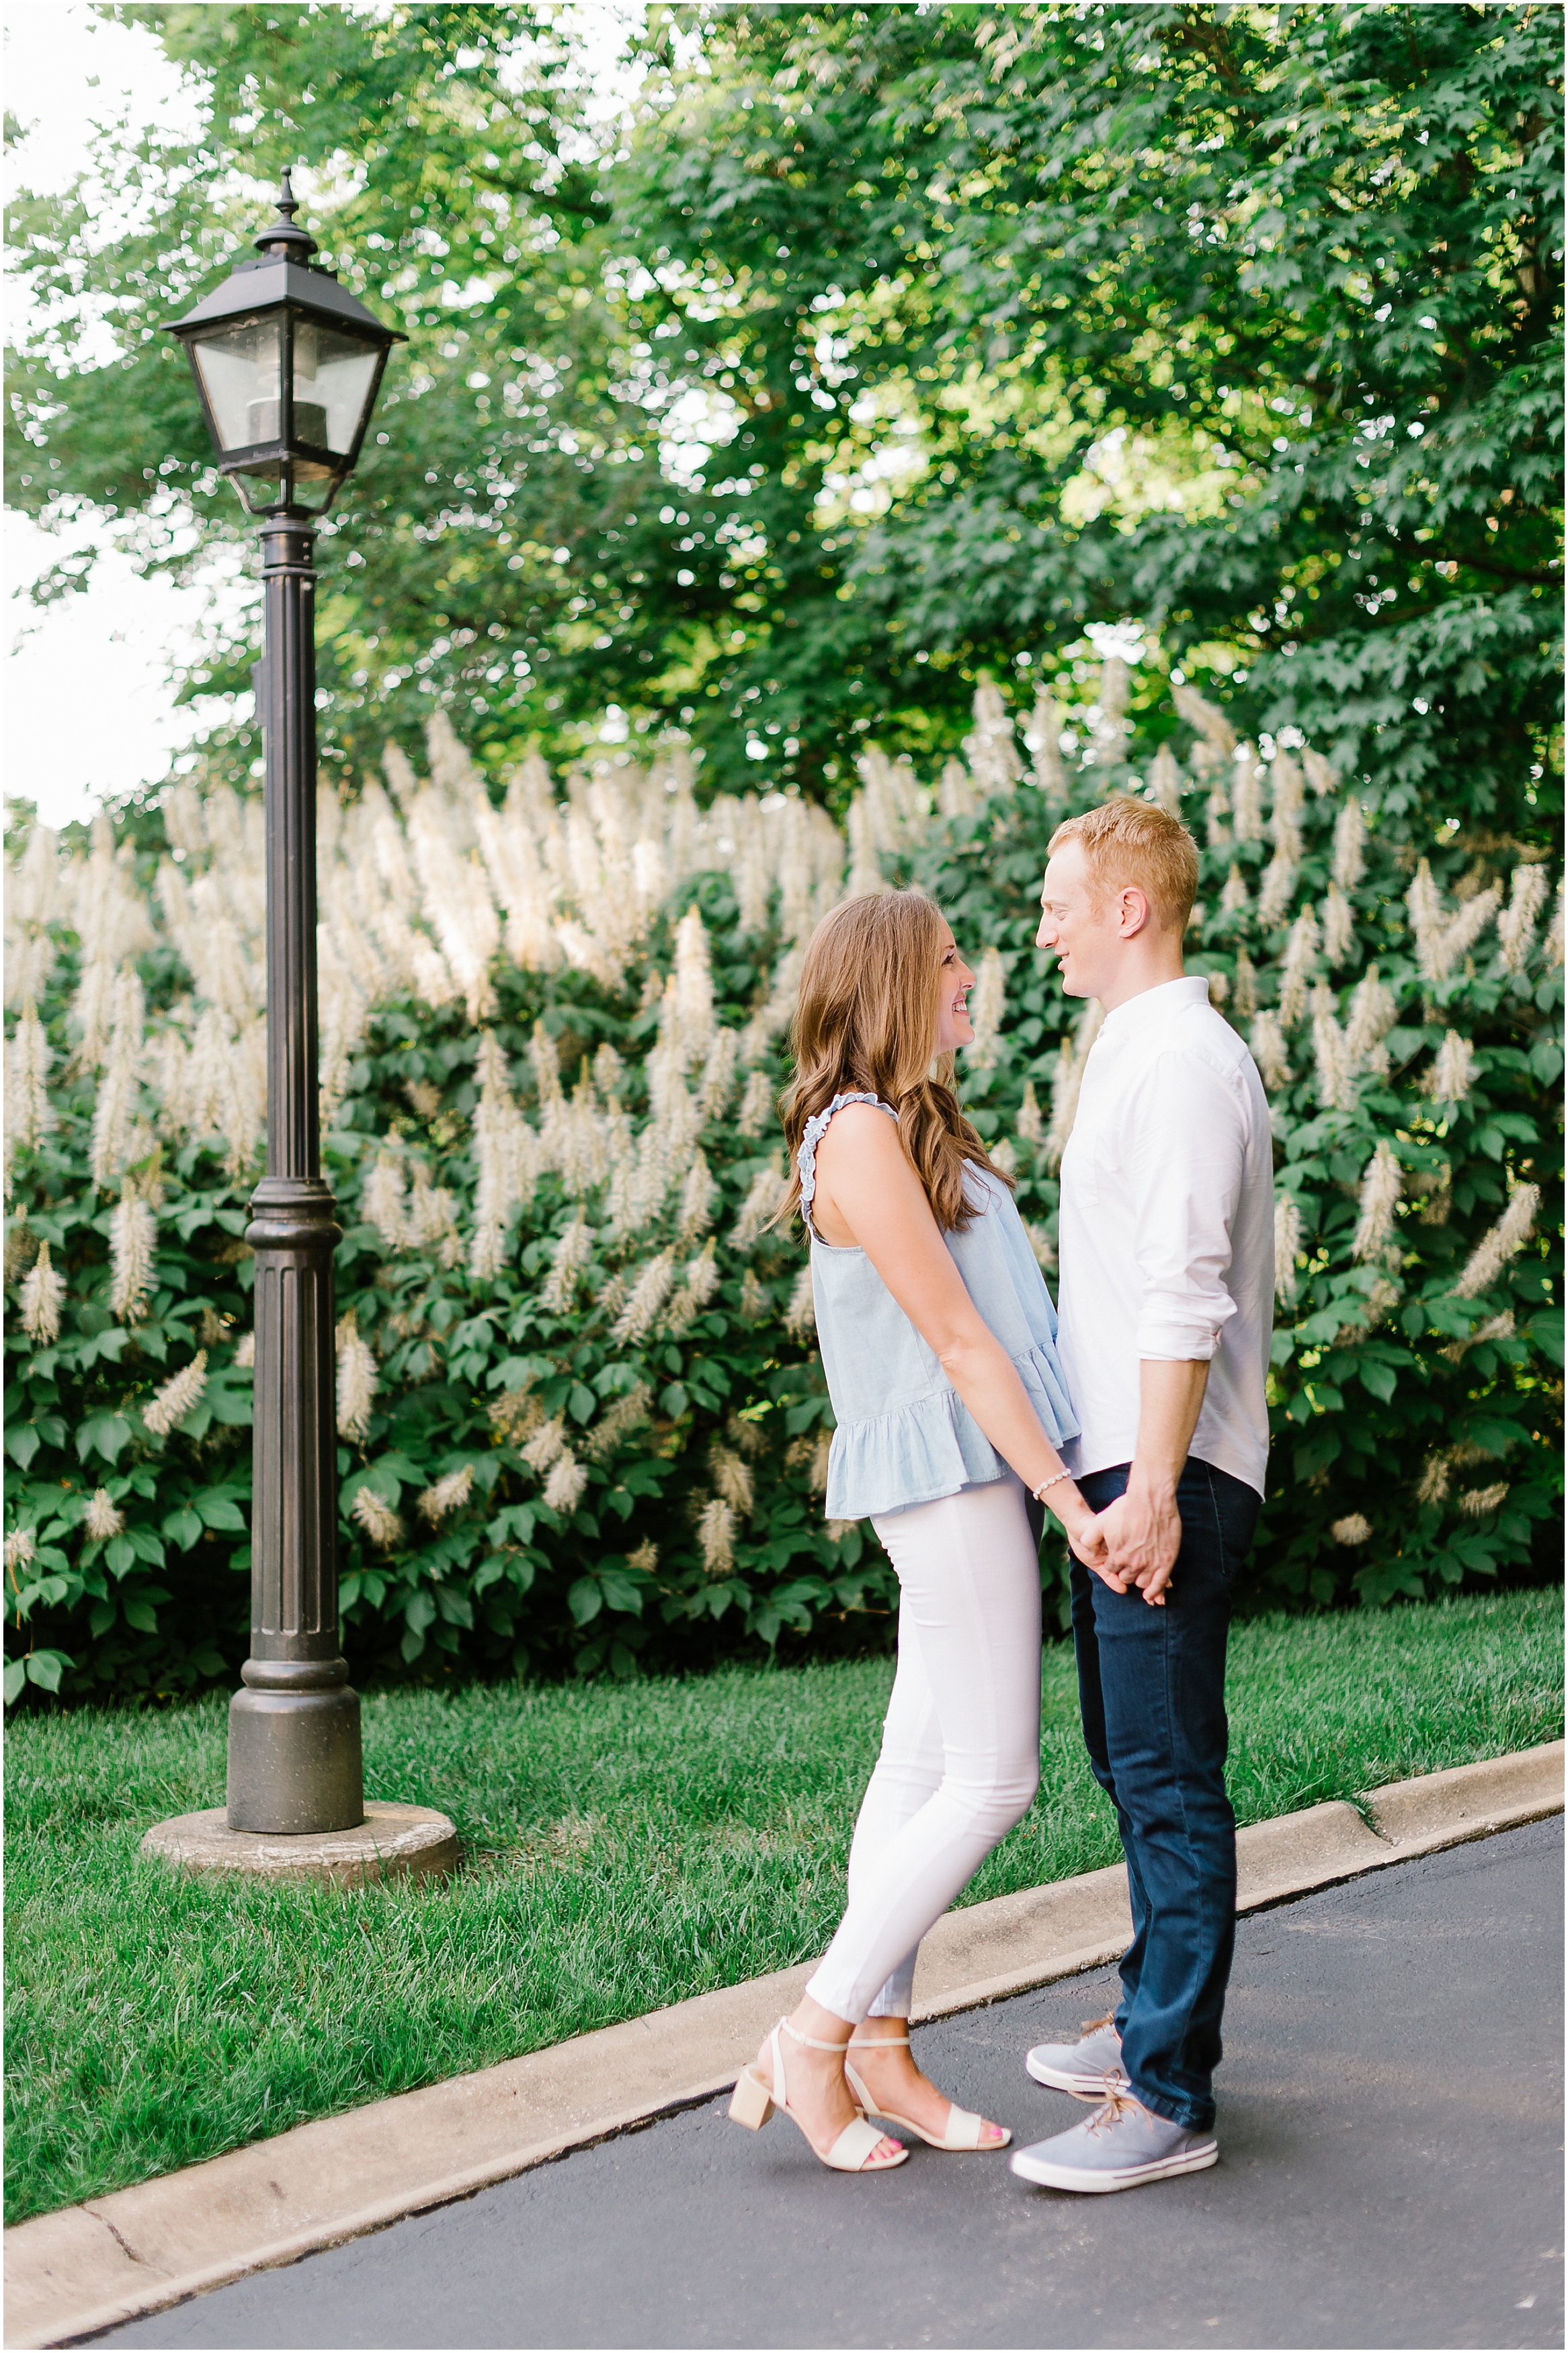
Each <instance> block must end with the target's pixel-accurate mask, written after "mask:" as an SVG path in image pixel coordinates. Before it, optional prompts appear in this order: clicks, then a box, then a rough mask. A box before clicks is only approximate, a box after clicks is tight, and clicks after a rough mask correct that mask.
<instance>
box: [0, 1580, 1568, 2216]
mask: <svg viewBox="0 0 1568 2353" xmlns="http://www.w3.org/2000/svg"><path fill="white" fill-rule="evenodd" d="M890 1675H891V1668H890V1665H889V1663H887V1662H881V1661H868V1662H858V1663H855V1664H850V1665H837V1666H822V1667H803V1668H795V1669H790V1670H773V1671H767V1670H745V1671H742V1670H737V1671H732V1672H726V1673H721V1674H714V1675H710V1676H708V1677H705V1678H700V1679H693V1680H691V1681H689V1682H668V1683H663V1682H652V1681H648V1682H643V1683H631V1684H625V1685H618V1686H609V1685H605V1684H602V1683H595V1684H591V1685H587V1684H578V1685H575V1686H568V1687H567V1688H565V1689H554V1688H552V1689H526V1690H524V1689H511V1688H509V1689H504V1690H493V1689H492V1690H473V1691H467V1692H459V1693H457V1694H423V1693H396V1694H383V1695H380V1696H377V1697H374V1698H372V1699H369V1700H367V1702H366V1704H365V1711H364V1735H365V1786H366V1788H367V1789H368V1790H369V1791H370V1792H371V1794H372V1795H373V1796H374V1797H378V1798H383V1799H403V1800H405V1801H409V1802H413V1803H416V1804H424V1805H437V1806H440V1807H441V1808H442V1809H443V1810H445V1811H447V1813H449V1814H451V1815H452V1816H453V1817H454V1819H455V1820H456V1821H457V1824H458V1830H459V1831H460V1832H461V1834H462V1838H463V1841H464V1848H465V1852H466V1856H467V1862H466V1867H465V1868H464V1870H463V1871H462V1872H461V1873H459V1874H458V1876H457V1877H456V1878H455V1879H453V1880H452V1881H450V1882H449V1883H447V1884H445V1885H436V1886H430V1885H419V1884H415V1885H404V1886H396V1885H394V1886H390V1887H384V1888H379V1887H373V1888H368V1889H365V1890H363V1891H360V1892H358V1893H353V1894H345V1893H341V1892H332V1891H330V1890H327V1889H317V1888H311V1887H264V1886H258V1885H255V1884H247V1883H238V1884H237V1883H232V1882H225V1881H216V1880H202V1879H195V1878H179V1877H175V1876H174V1875H173V1874H171V1873H169V1872H168V1871H167V1870H165V1869H164V1868H163V1866H162V1865H160V1864H156V1863H149V1862H143V1861H142V1859H141V1857H140V1856H139V1855H138V1853H137V1841H139V1839H140V1838H141V1836H142V1831H144V1830H145V1829H146V1828H147V1827H148V1825H149V1824H150V1823H152V1822H154V1821H157V1820H162V1819H163V1818H164V1817H165V1816H167V1815H170V1814H179V1813H186V1812H189V1811H192V1810H195V1809H196V1808H198V1807H202V1806H211V1805H214V1804H216V1803H217V1802H218V1801H219V1800H220V1799H221V1797H222V1793H223V1784H224V1733H225V1707H224V1704H223V1703H222V1702H221V1701H218V1700H213V1701H210V1702H206V1703H204V1704H200V1705H196V1706H192V1707H188V1708H180V1709H177V1710H174V1711H173V1712H171V1713H168V1714H164V1715H133V1714H75V1713H72V1714H66V1713H61V1714H58V1715H54V1716H50V1717H27V1718H24V1719H22V1720H21V1721H20V1722H18V1723H17V1724H16V1725H15V1726H14V1728H13V1729H12V1730H11V1732H10V1735H9V1738H8V1741H7V1747H6V1765H7V1772H6V1777H5V1778H6V1808H7V1815H6V1819H7V1826H8V1851H7V1860H8V1864H9V1873H8V1877H9V1886H8V1895H9V1905H8V1909H7V1916H6V1926H7V1930H8V1934H7V1938H6V1967H7V1979H8V2019H7V2032H6V2046H5V2056H6V2063H7V2099H8V2110H7V2127H6V2155H7V2160H8V2162H7V2176H6V2215H7V2220H9V2221H16V2220H19V2219H20V2218H21V2217H22V2216H24V2215H27V2214H34V2213H38V2212H40V2211H46V2210H47V2209H48V2208H50V2207H54V2206H60V2205H65V2204H68V2203H70V2202H72V2201H73V2200H79V2199H83V2198H89V2197H94V2196H100V2195H101V2194H102V2193H103V2192H104V2191H106V2190H110V2189H120V2188H122V2187H123V2186H124V2185H125V2184H127V2183H129V2182H133V2181H139V2180H143V2179H146V2178H147V2177H148V2176H150V2175H152V2174H156V2173H163V2172H166V2171H169V2170H170V2169H172V2168H174V2167H177V2166H182V2165H189V2164H191V2163H193V2162H194V2161H195V2159H197V2158H207V2157H216V2156H217V2155H218V2154H219V2153H220V2152H221V2151H222V2150H224V2149H228V2148H234V2147H237V2146H239V2145H240V2144H242V2143H244V2142H247V2141H252V2140H257V2139H260V2138H263V2137H266V2136H267V2135H268V2134H270V2133H276V2132H281V2131H283V2130H285V2129H286V2128H287V2127H288V2126H290V2125H295V2124H300V2123H303V2122H304V2121H305V2120H306V2119H307V2118H310V2117H312V2116H327V2115H330V2114H331V2113H333V2112H334V2111H336V2110H340V2109H343V2108H348V2107H353V2106H354V2105H357V2104H358V2103H360V2102H362V2101H365V2100H374V2099H379V2098H381V2097H383V2096H384V2095H385V2094H388V2093H393V2092H405V2091H409V2090H412V2089H413V2088H414V2087H415V2086H416V2085H418V2084H429V2083H433V2082H436V2081H437V2080H439V2079H440V2078H441V2077H443V2076H447V2075H454V2074H459V2073H465V2072H467V2071H468V2069H470V2068H475V2067H482V2066H485V2065H488V2064H489V2063H491V2062H492V2061H495V2060H498V2059H503V2058H509V2057H511V2056H513V2055H514V2054H516V2053H518V2052H525V2051H534V2050H538V2049H540V2048H542V2046H543V2045H545V2044H547V2043H551V2042H560V2041H561V2040H562V2039H563V2037H565V2036H567V2035H571V2034H580V2033H582V2032H584V2031H585V2030H586V2029H588V2028H590V2027H595V2026H605V2025H608V2024H610V2023H612V2022H613V2021H616V2020H617V2019H623V2018H627V2017H633V2016H636V2015H637V2014H638V2013H640V2012H642V2011H644V2010H655V2009H657V2008H658V2007H659V2006H660V2005H661V2004H663V2003H666V2002H672V2001H679V2000H682V1999H683V1998H684V1997H685V1996H687V1995H689V1994H695V1993H701V1992H703V1991H705V1990H707V1989H709V1988H710V1987H714V1986H722V1985H731V1984H733V1983H735V1982H737V1981H738V1980H740V1979H742V1978H748V1977H753V1976H756V1975H758V1974H759V1973H761V1972H762V1971H763V1970H766V1969H773V1968H782V1967H784V1966H785V1965H786V1964H788V1963H790V1962H792V1961H798V1960H803V1959H805V1958H807V1957H810V1956H812V1955H814V1954H816V1953H817V1952H819V1951H820V1950H821V1949H822V1947H823V1946H824V1945H825V1944H826V1941H827V1939H828V1937H829V1936H830V1935H831V1933H832V1930H833V1927H834V1925H835V1922H836V1920H837V1915H838V1911H839V1907H840V1905H841V1902H842V1897H843V1876H844V1865H845V1858H846V1854H847V1849H848V1843H849V1833H850V1828H851V1824H852V1821H853V1818H854V1813H855V1808H856V1805H857V1803H858V1799H859V1796H860V1792H861V1789H862V1788H863V1786H864V1784H865V1780H866V1777H867V1775H868V1772H869V1771H870V1768H871V1765H872V1762H873V1760H874V1757H875V1755H876V1748H877V1739H878V1733H879V1725H880V1722H881V1715H882V1710H883V1707H884V1704H885V1702H886V1698H887V1692H888V1686H889V1680H890ZM1230 1704H1231V1711H1232V1756H1231V1777H1230V1780H1231V1793H1232V1796H1233V1798H1234V1799H1235V1802H1236V1807H1237V1813H1238V1815H1239V1816H1240V1818H1241V1820H1243V1821H1256V1820H1261V1819H1263V1818H1264V1817H1266V1816H1268V1815H1270V1814H1278V1813H1284V1812H1287V1811H1289V1810H1291V1809H1293V1808H1296V1807H1300V1806H1309V1805H1314V1804H1316V1803H1317V1802H1318V1801H1319V1800H1320V1799H1324V1798H1349V1799H1354V1798H1355V1797H1356V1796H1357V1795H1358V1793H1360V1792H1362V1791H1363V1790H1367V1789H1373V1788H1378V1787H1379V1786H1380V1785H1381V1784H1383V1783H1384V1782H1388V1781H1395V1780H1401V1779H1403V1778H1405V1777H1406V1776H1407V1775H1410V1774H1414V1773H1423V1772H1429V1771H1432V1770H1434V1769H1436V1767H1439V1766H1445V1765H1460V1764H1466V1763H1468V1762H1469V1761H1470V1760H1472V1759H1473V1758H1476V1757H1491V1756H1496V1755H1499V1754H1500V1753H1502V1752H1503V1751H1505V1750H1508V1749H1513V1748H1524V1747H1529V1746H1531V1745H1532V1744H1533V1743H1535V1742H1537V1741H1542V1740H1551V1739H1555V1738H1556V1737H1557V1736H1559V1734H1560V1733H1561V1730H1562V1722H1563V1597H1562V1594H1561V1592H1560V1591H1548V1592H1534V1593H1519V1594H1510V1595H1506V1596H1502V1597H1500V1598H1499V1599H1488V1600H1474V1601H1471V1600H1464V1601H1457V1602H1452V1603H1447V1604H1440V1605H1436V1606H1433V1607H1423V1608H1415V1607H1404V1608H1399V1609H1390V1610H1388V1611H1386V1612H1383V1613H1381V1614H1379V1615H1377V1616H1371V1615H1364V1616H1363V1615H1357V1616H1351V1615H1342V1616H1333V1617H1324V1618H1313V1619H1305V1620H1302V1619H1296V1620H1286V1619H1282V1618H1270V1619H1260V1620H1253V1621H1251V1622H1250V1623H1247V1624H1244V1625H1242V1626H1239V1627H1238V1628H1237V1630H1236V1632H1235V1634H1234V1636H1233V1639H1232V1649H1231V1673H1230ZM1116 1854H1117V1843H1116V1834H1115V1830H1114V1826H1113V1823H1112V1820H1111V1817H1110V1809H1109V1807H1108V1806H1107V1804H1106V1802H1105V1800H1104V1799H1103V1798H1102V1797H1101V1796H1100V1791H1099V1790H1098V1789H1097V1788H1096V1787H1095V1785H1094V1783H1093V1781H1092V1780H1091V1778H1090V1777H1089V1770H1088V1767H1087V1765H1086V1763H1085V1760H1084V1757H1083V1752H1082V1747H1081V1745H1080V1742H1079V1734H1078V1727H1077V1719H1076V1694H1075V1685H1074V1678H1073V1666H1072V1657H1071V1652H1070V1651H1069V1650H1068V1647H1067V1646H1065V1645H1061V1644H1057V1645H1053V1646H1052V1647H1051V1648H1050V1649H1049V1650H1048V1651H1047V1654H1046V1660H1045V1775H1044V1780H1043V1784H1042V1788H1041V1792H1040V1796H1039V1799H1038V1800H1037V1803H1036V1805H1035V1807H1034V1809H1033V1810H1032V1811H1031V1812H1030V1814H1029V1815H1028V1817H1027V1818H1026V1820H1025V1821H1023V1822H1022V1823H1021V1824H1020V1825H1019V1827H1018V1828H1017V1830H1016V1831H1014V1832H1013V1834H1012V1836H1011V1837H1010V1838H1008V1839H1007V1840H1006V1841H1005V1843H1004V1844H1003V1845H1002V1846H1001V1847H999V1848H998V1849H997V1851H996V1852H995V1853H994V1855H993V1856H992V1857H991V1859H990V1861H989V1862H987V1863H986V1864H985V1866H984V1870H983V1871H982V1872H981V1873H980V1874H979V1876H978V1877H977V1878H976V1879H975V1880H974V1882H973V1884H972V1886H971V1888H970V1890H969V1899H970V1900H976V1899H978V1898H980V1897H983V1896H987V1895H999V1894H1005V1893H1007V1892H1009V1891H1010V1890H1013V1889H1016V1888H1021V1887H1028V1886H1033V1885H1036V1884H1037V1883H1040V1882H1042V1881H1045V1880H1053V1879H1060V1878H1064V1877H1066V1876H1068V1875H1069V1874H1070V1873H1074V1872H1079V1871H1084V1870H1089V1869H1091V1868H1093V1867H1094V1866H1095V1865H1097V1864H1100V1863H1105V1862H1111V1861H1113V1860H1114V1859H1115V1857H1116Z"/></svg>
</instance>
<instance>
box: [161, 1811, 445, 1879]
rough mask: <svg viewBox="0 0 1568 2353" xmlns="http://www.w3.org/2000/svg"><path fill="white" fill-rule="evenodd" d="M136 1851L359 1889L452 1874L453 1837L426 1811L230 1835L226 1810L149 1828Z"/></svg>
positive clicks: (178, 1863) (193, 1864)
mask: <svg viewBox="0 0 1568 2353" xmlns="http://www.w3.org/2000/svg"><path fill="white" fill-rule="evenodd" d="M142 1853H143V1854H145V1855H149V1856H153V1857H155V1858H156V1859H157V1861H159V1862H166V1863H168V1864H169V1865H170V1866H171V1867H172V1868H173V1869H174V1870H176V1871H222V1872H243V1873H246V1875H247V1877H249V1878H253V1879H278V1880H299V1879H311V1880H318V1881H321V1882H324V1883H326V1884H327V1885H328V1886H331V1887H363V1886H364V1885H365V1884H366V1883H368V1882H369V1881H371V1880H374V1879H396V1878H402V1877H405V1876H412V1877H416V1878H421V1879H444V1878H445V1877H446V1876H447V1873H450V1872H453V1871H455V1870H456V1869H457V1867H458V1833H457V1830H456V1828H455V1827H454V1825H453V1824H452V1823H451V1822H449V1821H448V1820H447V1817H446V1815H445V1814H438V1813H437V1812H436V1810H434V1808H433V1807H430V1806H384V1805H377V1804H371V1805H367V1806H366V1808H365V1810H364V1820H363V1822H361V1823H360V1824H359V1825H358V1827H357V1828H356V1829H354V1830H348V1831H292V1832H289V1833H288V1834H287V1835H285V1834H281V1833H275V1832H268V1831H231V1830H230V1828H229V1826H228V1814H227V1810H226V1808H225V1807H223V1806H213V1807H211V1808H210V1809H209V1810H207V1811H206V1812H205V1813H201V1814H176V1815H175V1816H174V1820H172V1821H167V1822H154V1823H153V1828H152V1829H151V1830H150V1831H148V1832H147V1835H146V1837H145V1838H144V1839H143V1840H142Z"/></svg>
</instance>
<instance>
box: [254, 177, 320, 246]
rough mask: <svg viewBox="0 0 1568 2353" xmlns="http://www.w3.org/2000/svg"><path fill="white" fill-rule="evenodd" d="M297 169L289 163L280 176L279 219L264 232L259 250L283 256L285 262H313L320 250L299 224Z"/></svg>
mask: <svg viewBox="0 0 1568 2353" xmlns="http://www.w3.org/2000/svg"><path fill="white" fill-rule="evenodd" d="M293 168H294V167H293V165H292V164H284V166H283V169H282V171H281V172H280V173H279V185H278V199H277V202H278V217H277V219H276V220H275V221H274V222H273V223H272V224H271V226H270V227H268V228H264V229H263V230H262V232H261V235H260V236H259V237H258V238H257V240H256V248H257V251H258V253H276V254H279V255H281V256H282V258H283V259H285V260H289V261H309V259H310V256H311V254H313V253H314V252H315V250H316V240H315V238H314V237H312V236H311V235H310V231H309V230H308V229H303V228H300V227H297V226H296V224H295V220H294V216H295V214H296V213H297V212H298V211H299V209H300V204H299V199H298V197H297V196H296V195H295V194H294V185H293V178H292V174H293Z"/></svg>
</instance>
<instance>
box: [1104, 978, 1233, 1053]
mask: <svg viewBox="0 0 1568 2353" xmlns="http://www.w3.org/2000/svg"><path fill="white" fill-rule="evenodd" d="M1208 1001H1209V985H1208V982H1207V980H1206V979H1205V977H1204V976H1203V974H1202V973H1186V974H1184V976H1183V977H1182V978H1181V979H1180V980H1163V981H1162V982H1161V983H1160V985H1159V987H1157V988H1144V989H1141V990H1140V991H1139V993H1138V995H1137V996H1136V997H1129V998H1128V999H1127V1001H1126V1003H1125V1004H1124V1005H1119V1006H1118V1007H1117V1008H1116V1010H1115V1012H1114V1013H1108V1014H1107V1015H1106V1017H1105V1019H1104V1020H1103V1021H1102V1022H1101V1024H1100V1037H1101V1038H1112V1039H1115V1038H1128V1037H1131V1034H1132V1032H1133V1031H1134V1030H1135V1029H1142V1028H1143V1026H1144V1025H1145V1023H1146V1022H1150V1021H1157V1020H1159V1018H1161V1016H1162V1015H1163V1014H1171V1013H1175V1012H1177V1011H1179V1010H1180V1008H1182V1007H1183V1006H1184V1005H1206V1004H1207V1003H1208Z"/></svg>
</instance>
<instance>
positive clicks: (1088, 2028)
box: [1079, 2010, 1116, 2034]
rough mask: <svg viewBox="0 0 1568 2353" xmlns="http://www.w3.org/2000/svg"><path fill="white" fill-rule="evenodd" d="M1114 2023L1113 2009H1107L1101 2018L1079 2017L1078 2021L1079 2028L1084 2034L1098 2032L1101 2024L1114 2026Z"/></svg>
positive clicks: (1114, 2013) (1114, 2014)
mask: <svg viewBox="0 0 1568 2353" xmlns="http://www.w3.org/2000/svg"><path fill="white" fill-rule="evenodd" d="M1115 2023H1116V2012H1115V2011H1114V2010H1107V2011H1106V2013H1105V2016H1104V2017H1103V2018H1080V2019H1079V2028H1080V2030H1081V2031H1082V2032H1083V2033H1085V2034H1098V2033H1099V2032H1100V2028H1101V2027H1102V2026H1114V2025H1115Z"/></svg>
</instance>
